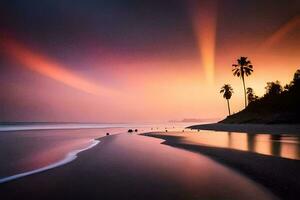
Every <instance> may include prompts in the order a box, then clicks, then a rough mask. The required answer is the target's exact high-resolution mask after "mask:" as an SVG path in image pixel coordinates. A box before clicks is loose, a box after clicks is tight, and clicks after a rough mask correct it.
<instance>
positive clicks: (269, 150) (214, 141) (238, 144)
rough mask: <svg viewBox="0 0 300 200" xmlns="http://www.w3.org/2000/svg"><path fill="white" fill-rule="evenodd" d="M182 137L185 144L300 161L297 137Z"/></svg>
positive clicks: (225, 134) (211, 134)
mask: <svg viewBox="0 0 300 200" xmlns="http://www.w3.org/2000/svg"><path fill="white" fill-rule="evenodd" d="M171 134H172V133H171ZM178 134H179V133H178ZM180 135H181V136H183V138H182V140H184V142H185V143H192V144H201V145H208V146H215V147H221V148H231V149H237V150H242V151H251V152H256V153H260V154H265V155H272V156H279V157H284V158H289V159H295V160H300V137H299V136H297V135H287V134H276V135H272V134H247V133H236V132H214V131H200V132H189V134H182V133H181V134H180Z"/></svg>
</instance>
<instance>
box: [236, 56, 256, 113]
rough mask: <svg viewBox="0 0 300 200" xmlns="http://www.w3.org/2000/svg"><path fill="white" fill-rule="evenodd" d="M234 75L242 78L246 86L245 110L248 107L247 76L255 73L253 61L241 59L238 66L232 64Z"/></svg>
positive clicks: (238, 60) (245, 58)
mask: <svg viewBox="0 0 300 200" xmlns="http://www.w3.org/2000/svg"><path fill="white" fill-rule="evenodd" d="M232 67H234V68H233V69H232V71H233V75H234V76H237V77H241V79H242V81H243V86H244V96H245V108H246V106H247V96H246V85H245V75H246V76H249V75H251V73H252V72H253V66H252V64H251V61H250V60H248V59H247V57H240V58H239V59H237V63H236V64H232Z"/></svg>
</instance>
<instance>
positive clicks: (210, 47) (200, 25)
mask: <svg viewBox="0 0 300 200" xmlns="http://www.w3.org/2000/svg"><path fill="white" fill-rule="evenodd" d="M192 7H193V8H192V12H193V25H194V30H195V34H196V39H197V42H198V44H197V45H198V48H199V53H200V56H201V60H202V66H203V69H204V74H205V78H206V81H207V83H208V84H210V85H213V84H214V79H215V49H216V28H217V1H216V0H212V1H201V2H197V3H195V1H194V3H193V4H192Z"/></svg>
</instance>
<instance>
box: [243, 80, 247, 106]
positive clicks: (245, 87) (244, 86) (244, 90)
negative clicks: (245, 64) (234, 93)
mask: <svg viewBox="0 0 300 200" xmlns="http://www.w3.org/2000/svg"><path fill="white" fill-rule="evenodd" d="M242 81H243V86H244V96H245V108H246V107H247V95H246V86H245V79H244V77H242Z"/></svg>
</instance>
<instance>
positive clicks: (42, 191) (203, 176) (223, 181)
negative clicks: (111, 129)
mask: <svg viewBox="0 0 300 200" xmlns="http://www.w3.org/2000/svg"><path fill="white" fill-rule="evenodd" d="M100 140H101V142H100V143H99V144H98V145H97V146H95V147H94V148H92V149H89V150H87V151H84V152H81V153H79V155H78V158H77V159H76V160H75V161H73V162H71V163H68V164H66V165H63V166H61V167H57V168H54V169H51V170H48V171H45V172H43V173H38V174H34V175H32V176H27V177H24V178H21V179H17V180H14V181H11V182H7V183H4V184H1V187H0V194H1V197H4V199H7V200H10V199H99V198H101V199H233V200H234V199H243V200H244V199H246V200H247V199H249V200H252V199H261V200H264V199H266V200H267V199H277V198H276V197H275V196H274V195H273V194H272V193H270V192H269V191H268V190H266V189H265V188H264V187H262V186H261V185H259V184H256V183H255V182H254V181H252V180H250V179H248V178H246V177H245V176H243V175H241V174H239V173H237V172H235V171H234V170H231V169H229V168H227V167H224V166H223V165H221V164H218V163H217V162H215V161H213V160H211V159H209V158H207V157H206V156H203V155H200V154H197V153H193V152H190V151H185V150H181V149H178V148H173V147H169V146H167V145H162V144H161V142H163V140H161V139H156V138H151V137H145V136H141V135H133V134H127V133H124V134H119V135H113V136H107V137H104V138H101V139H100ZM16 191H17V192H16Z"/></svg>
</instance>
